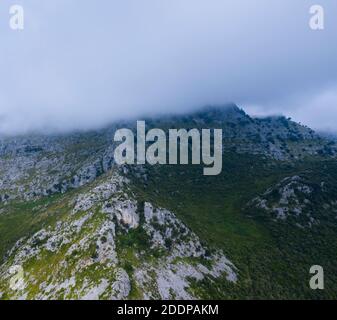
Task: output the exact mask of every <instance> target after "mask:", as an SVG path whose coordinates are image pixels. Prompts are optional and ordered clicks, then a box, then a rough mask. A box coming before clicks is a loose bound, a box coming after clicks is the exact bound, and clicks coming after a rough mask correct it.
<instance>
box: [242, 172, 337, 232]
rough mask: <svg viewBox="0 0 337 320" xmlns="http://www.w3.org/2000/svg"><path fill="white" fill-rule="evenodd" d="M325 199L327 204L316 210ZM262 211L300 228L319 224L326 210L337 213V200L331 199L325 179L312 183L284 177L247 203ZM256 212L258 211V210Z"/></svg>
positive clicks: (249, 206) (250, 206) (302, 178)
mask: <svg viewBox="0 0 337 320" xmlns="http://www.w3.org/2000/svg"><path fill="white" fill-rule="evenodd" d="M322 199H323V202H324V205H323V207H322V208H321V209H320V210H317V207H318V203H321V202H322ZM255 209H258V210H262V211H263V212H264V213H266V214H268V215H270V217H272V218H273V219H275V220H281V221H282V220H283V221H285V220H291V221H293V222H294V223H295V224H296V225H297V226H298V227H312V226H313V225H319V224H320V219H321V218H322V217H324V213H323V212H321V210H322V211H324V210H327V211H328V212H329V214H330V215H335V216H336V214H337V201H336V200H335V199H334V198H331V196H330V194H329V188H328V186H327V184H326V183H325V182H324V181H321V183H319V184H318V183H312V182H309V181H308V180H307V179H306V178H304V177H300V176H292V177H287V178H285V179H283V180H282V181H281V182H279V183H277V184H276V185H275V186H273V187H271V188H269V189H268V190H267V191H266V192H264V193H263V194H262V195H261V196H258V197H256V198H254V199H253V200H252V201H250V202H249V203H248V211H252V210H255ZM255 211H256V210H255Z"/></svg>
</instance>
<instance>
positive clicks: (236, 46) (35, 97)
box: [0, 0, 337, 134]
mask: <svg viewBox="0 0 337 320" xmlns="http://www.w3.org/2000/svg"><path fill="white" fill-rule="evenodd" d="M314 3H315V4H316V3H317V4H320V5H322V6H323V7H324V9H325V29H324V30H320V31H314V30H312V29H310V27H309V19H310V14H309V8H310V6H311V5H312V4H313V2H312V1H308V0H297V1H294V0H272V1H271V0H256V1H251V0H226V1H225V0H212V1H206V0H119V1H117V0H96V1H89V0H72V1H69V0H48V1H46V0H26V1H24V0H21V1H19V0H2V1H1V3H0V133H2V134H18V133H26V132H30V131H44V132H50V131H69V130H74V129H91V128H97V127H100V126H103V125H106V124H107V123H109V122H112V121H115V120H118V119H122V118H128V117H133V118H134V117H138V118H139V119H141V117H143V116H144V115H149V114H161V113H171V112H185V111H189V110H193V109H194V108H199V107H201V106H203V105H210V104H224V103H227V102H235V103H237V104H238V105H239V106H240V107H242V108H243V109H244V110H246V111H247V112H248V113H250V114H251V115H266V114H284V115H287V116H291V117H293V118H294V119H295V120H297V121H300V122H302V123H305V124H307V125H309V126H311V127H313V128H314V129H319V130H335V131H337V59H336V57H337V2H336V1H333V0H317V1H315V2H314ZM13 4H21V5H22V6H23V8H24V13H25V28H24V30H22V31H14V30H11V29H10V28H9V23H8V21H9V7H10V6H11V5H13Z"/></svg>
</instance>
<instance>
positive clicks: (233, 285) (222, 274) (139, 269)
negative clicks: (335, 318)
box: [0, 105, 337, 299]
mask: <svg viewBox="0 0 337 320" xmlns="http://www.w3.org/2000/svg"><path fill="white" fill-rule="evenodd" d="M145 120H146V123H147V126H148V129H150V128H163V129H164V130H167V129H169V128H195V127H196V128H222V129H223V132H224V138H223V145H224V154H223V171H222V173H221V175H219V176H213V177H206V176H203V175H202V168H201V167H200V166H189V165H187V166H186V165H184V166H180V165H173V166H170V165H168V166H153V167H151V166H124V167H118V166H116V165H115V164H114V160H113V152H112V151H113V147H114V145H113V134H114V130H115V129H116V128H119V127H129V128H132V129H135V123H133V122H129V123H123V124H119V125H118V126H117V125H112V126H110V127H108V128H105V129H102V130H99V131H96V132H83V133H75V134H74V133H73V134H67V135H56V136H34V137H19V138H15V139H13V138H12V139H9V138H7V139H3V140H1V143H0V156H1V157H0V165H1V166H0V168H1V171H0V199H1V201H0V254H1V256H2V257H3V258H2V263H1V267H0V296H1V297H2V298H3V299H9V298H15V299H18V298H33V299H56V298H61V299H68V298H74V299H98V298H101V299H119V298H122V299H132V298H163V299H174V298H183V299H191V298H208V299H209V298H210V299H214V298H220V299H223V298H334V297H336V292H337V276H335V273H334V272H333V270H334V268H335V266H336V265H337V258H335V254H334V252H335V249H337V241H336V240H335V237H334V234H335V232H336V231H337V230H336V200H337V199H336V196H335V195H336V194H337V192H336V191H337V183H336V181H337V164H336V160H335V155H336V146H335V143H334V142H333V141H330V140H329V139H324V138H321V137H320V136H318V135H316V134H315V133H314V132H313V131H312V130H311V129H309V128H307V127H305V126H302V125H299V124H297V123H295V122H292V121H291V120H290V119H286V118H284V117H271V118H265V119H253V118H251V117H249V116H248V115H247V114H245V113H244V112H243V111H242V110H241V109H239V108H238V107H236V106H234V105H230V106H226V107H217V108H214V107H209V108H205V109H203V110H200V111H198V112H195V113H191V114H186V115H179V116H167V117H159V118H158V117H157V118H148V119H145ZM314 264H322V265H324V267H325V270H326V272H327V273H328V274H329V277H328V278H327V289H326V290H325V291H324V292H314V291H312V290H310V288H309V287H308V279H309V268H310V266H311V265H314ZM21 267H22V268H23V269H22V270H21V269H20V268H21ZM21 271H23V272H24V276H23V277H22V278H18V277H17V275H20V272H21ZM13 279H14V280H13ZM20 279H21V280H20ZM15 280H17V282H15Z"/></svg>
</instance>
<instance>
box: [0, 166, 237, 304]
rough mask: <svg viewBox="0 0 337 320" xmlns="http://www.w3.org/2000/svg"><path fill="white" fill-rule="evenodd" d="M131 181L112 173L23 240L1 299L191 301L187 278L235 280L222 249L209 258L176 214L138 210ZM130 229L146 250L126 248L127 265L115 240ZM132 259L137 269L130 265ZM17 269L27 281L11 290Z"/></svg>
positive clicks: (0, 270) (4, 276) (0, 280)
mask: <svg viewBox="0 0 337 320" xmlns="http://www.w3.org/2000/svg"><path fill="white" fill-rule="evenodd" d="M128 183H129V182H128V180H127V179H125V178H123V177H122V176H120V175H119V174H118V173H117V172H116V171H113V173H112V176H109V177H108V178H107V179H105V181H104V182H102V183H100V184H98V185H97V186H95V187H94V188H92V189H90V190H89V191H88V192H86V193H84V194H79V195H78V196H76V197H75V198H74V199H71V200H70V203H69V206H70V207H72V208H73V209H72V210H71V212H70V213H69V215H67V216H65V217H64V219H63V220H60V221H58V222H57V223H56V224H55V225H52V226H49V227H48V228H44V229H41V230H40V231H38V232H36V233H35V234H34V235H32V236H31V237H28V238H22V239H20V240H19V241H18V242H17V243H16V244H15V245H14V247H13V248H12V249H11V251H10V252H9V253H8V255H7V258H6V262H5V263H4V264H3V265H2V266H1V267H0V288H1V292H2V294H4V295H6V297H7V298H15V299H27V298H29V299H101V298H106V299H127V298H128V297H129V295H130V293H131V290H134V291H135V290H138V295H139V297H140V298H145V299H149V298H161V299H173V298H180V299H192V298H197V297H196V296H193V294H192V293H190V292H189V290H188V289H189V286H190V279H194V280H195V281H200V280H202V279H205V278H209V281H214V280H212V279H216V278H219V277H226V278H227V279H228V281H232V282H236V280H237V274H236V271H235V270H236V269H235V267H234V265H233V264H232V263H231V262H230V261H229V260H228V259H227V258H226V257H225V256H224V255H223V253H222V252H220V251H219V252H214V253H213V254H209V255H206V250H207V248H205V247H204V246H203V245H202V244H201V243H200V240H199V239H198V237H197V236H196V235H195V234H194V233H193V232H192V231H191V230H190V229H189V228H188V227H187V226H185V225H184V224H183V223H182V222H181V221H179V219H177V218H176V216H175V215H174V214H173V213H171V212H169V211H168V210H165V209H160V208H155V207H153V205H151V204H150V203H145V204H144V207H143V208H142V209H141V211H139V204H138V203H137V200H135V199H134V198H133V196H132V194H131V193H130V190H128ZM133 231H134V232H137V233H138V234H140V235H141V241H144V242H146V243H148V244H149V247H148V248H144V249H143V250H137V248H134V249H130V248H125V249H126V250H127V251H128V252H129V254H130V255H132V259H130V261H128V260H126V261H125V259H126V258H125V257H123V254H122V252H123V248H118V245H120V244H118V241H119V240H118V239H119V237H128V233H131V232H133ZM136 241H137V240H135V242H136ZM135 244H136V243H135ZM144 244H145V243H141V244H140V245H141V246H144ZM131 245H132V244H131ZM156 254H157V257H154V255H156ZM131 262H132V263H133V265H132V270H129V269H128V268H125V266H124V265H125V264H126V263H129V265H130V263H131ZM19 267H22V268H23V271H24V278H23V279H24V280H22V279H21V280H20V286H17V285H16V286H14V287H11V285H10V281H9V279H11V278H12V277H13V275H12V273H13V272H12V271H13V270H14V269H15V268H19ZM10 270H11V272H9V271H10ZM132 286H133V288H132Z"/></svg>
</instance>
